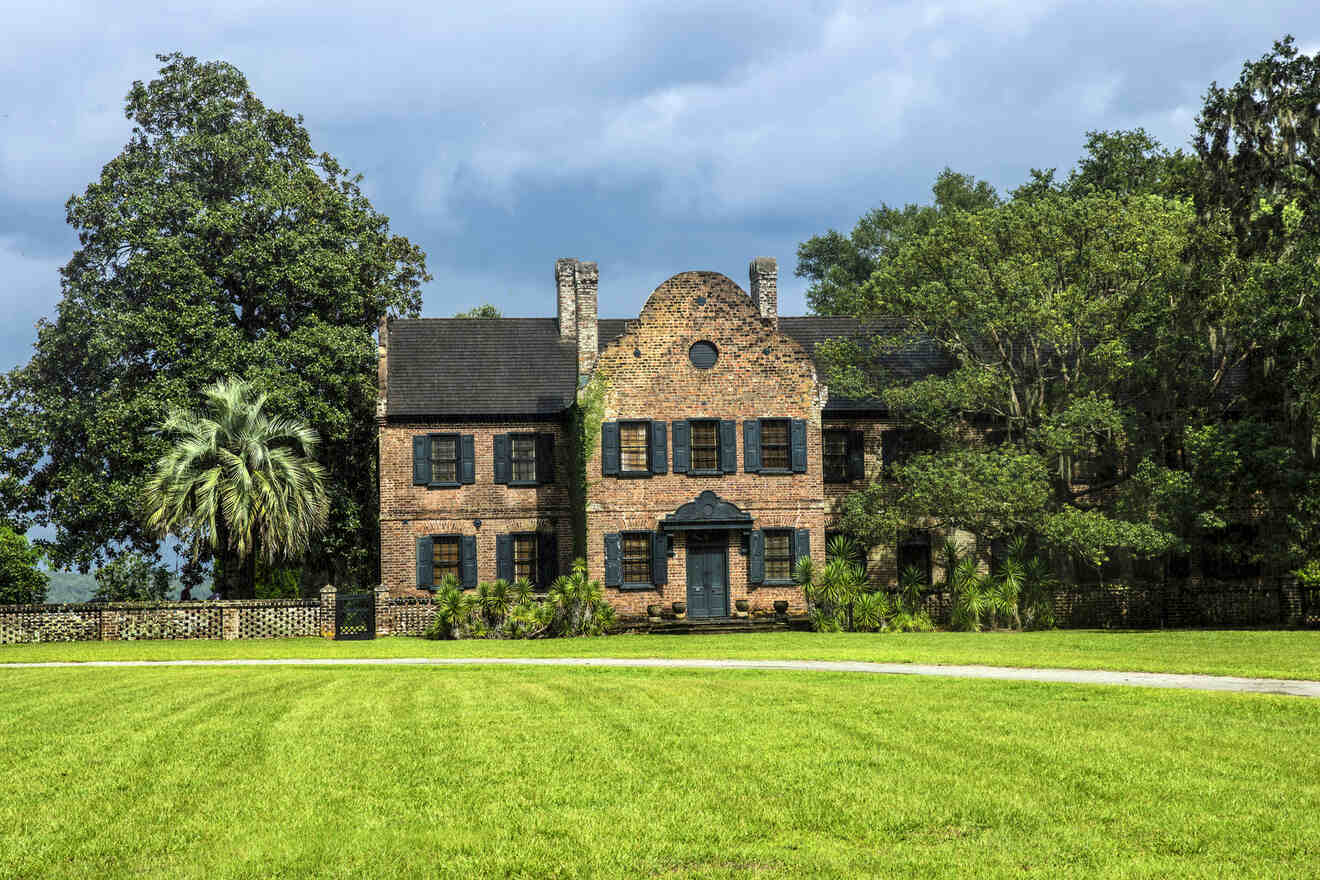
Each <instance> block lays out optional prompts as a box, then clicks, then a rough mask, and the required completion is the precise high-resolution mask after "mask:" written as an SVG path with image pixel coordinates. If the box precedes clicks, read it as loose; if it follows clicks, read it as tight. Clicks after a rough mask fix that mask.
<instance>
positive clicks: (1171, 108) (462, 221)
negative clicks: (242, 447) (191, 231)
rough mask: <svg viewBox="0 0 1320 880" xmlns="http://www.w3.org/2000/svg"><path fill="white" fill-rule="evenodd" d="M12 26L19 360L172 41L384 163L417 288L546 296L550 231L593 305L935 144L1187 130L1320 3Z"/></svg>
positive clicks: (1017, 0)
mask: <svg viewBox="0 0 1320 880" xmlns="http://www.w3.org/2000/svg"><path fill="white" fill-rule="evenodd" d="M6 5H7V7H8V8H7V11H6V13H5V26H6V29H7V30H8V31H9V33H8V35H7V37H6V38H5V39H4V40H3V46H2V47H0V314H3V315H4V319H3V321H0V369H8V368H9V367H11V366H13V365H15V364H18V363H21V362H23V361H26V359H27V358H28V357H29V353H30V347H31V343H32V340H33V338H34V331H33V325H34V323H35V322H36V321H37V320H38V318H40V317H41V316H43V315H51V314H52V313H53V311H54V307H55V304H56V302H57V301H58V299H59V280H58V275H57V268H58V267H59V266H60V265H62V264H63V263H64V262H65V261H67V259H68V258H69V255H70V254H71V253H72V251H73V249H74V248H75V246H76V239H75V237H74V235H73V233H72V231H71V230H70V229H69V228H68V227H67V226H66V225H65V223H64V202H65V200H66V199H67V198H68V197H69V196H70V195H71V194H73V193H74V192H79V191H81V190H82V189H83V187H85V186H86V184H87V183H88V182H89V181H90V180H92V179H93V178H94V177H96V176H97V175H98V173H99V171H100V168H101V166H102V165H103V164H104V163H105V162H107V161H108V160H109V159H110V158H112V157H113V156H114V155H115V154H116V153H117V152H118V151H119V150H120V149H121V148H122V146H123V145H124V143H125V142H126V141H127V138H128V134H129V130H130V126H129V123H128V121H127V120H126V119H125V118H124V116H123V99H124V95H125V94H126V92H127V91H128V88H129V86H130V84H131V82H132V81H133V80H134V79H149V78H151V76H152V75H153V74H154V72H155V70H156V68H157V67H158V63H157V62H156V61H155V58H154V55H155V53H157V52H167V51H172V50H181V51H183V52H185V53H188V54H192V55H196V56H198V57H200V58H203V59H224V60H227V61H230V62H232V63H233V64H235V65H236V66H238V67H239V68H240V69H241V70H243V71H244V72H245V73H246V74H247V76H248V78H249V81H250V82H251V85H252V88H253V90H254V91H255V92H256V93H257V95H259V96H260V97H261V98H262V100H264V101H265V102H266V103H267V104H268V105H270V106H273V107H278V108H281V109H283V110H286V111H289V112H292V113H301V114H303V116H304V117H305V118H306V124H307V127H308V129H309V130H310V131H311V133H312V137H313V141H314V144H315V146H316V147H317V148H318V149H321V150H325V151H328V152H330V153H332V154H334V155H335V156H336V157H338V158H339V159H340V160H341V161H342V162H343V163H345V164H347V165H348V166H349V167H351V168H353V169H354V170H356V171H359V172H361V173H362V174H364V175H365V178H366V179H365V184H364V185H365V189H366V191H367V193H368V195H369V196H370V198H371V199H372V202H373V204H374V205H375V206H376V208H377V210H379V211H381V212H382V213H384V214H386V215H388V216H389V217H390V218H391V221H392V226H393V228H394V229H395V231H396V232H398V233H401V234H403V235H406V236H407V237H408V238H410V239H411V240H412V241H413V242H415V243H417V244H419V245H420V246H421V247H423V248H424V249H425V250H426V252H427V254H428V256H429V265H430V269H431V272H432V274H433V275H434V276H435V280H434V281H432V282H431V283H430V284H428V285H427V286H426V288H425V289H424V307H423V313H424V314H426V315H434V316H445V315H451V314H453V313H454V312H456V311H459V310H462V309H466V308H468V307H470V306H472V305H476V304H479V303H483V302H491V303H494V304H495V305H497V306H499V307H500V308H501V309H502V310H503V311H504V313H505V314H508V315H552V314H553V313H554V287H553V283H552V278H553V263H554V260H555V258H556V257H561V256H572V257H580V258H583V259H594V260H596V261H598V262H599V264H600V272H601V277H600V297H601V304H600V305H601V314H602V315H604V316H625V315H635V314H636V313H637V310H638V308H639V307H640V305H641V303H642V301H643V299H644V298H645V297H646V295H647V294H648V293H649V292H650V291H651V290H652V289H653V288H654V287H655V285H657V284H658V283H660V282H661V281H663V280H664V279H665V278H667V277H669V276H670V275H672V274H674V273H676V272H680V271H683V270H686V269H714V270H717V271H721V272H724V273H726V274H728V275H730V276H731V277H733V278H734V279H735V280H736V281H738V282H739V283H741V284H744V285H745V283H746V272H747V263H748V261H749V260H750V258H751V257H753V256H759V255H766V256H774V257H776V258H778V260H779V262H780V289H781V294H780V303H781V311H783V312H784V313H785V314H791V313H803V312H805V304H804V301H803V296H802V294H803V284H802V282H801V280H800V279H797V278H794V277H793V274H792V273H793V268H794V266H795V264H796V260H795V256H794V255H795V251H796V248H797V245H798V243H799V242H801V241H802V240H803V239H805V238H807V237H809V236H811V235H813V234H815V233H819V232H822V231H824V230H826V229H828V228H831V227H834V228H839V229H849V228H851V226H852V224H853V223H854V222H855V221H856V219H857V218H858V217H859V216H860V215H861V214H862V213H864V212H865V211H867V210H868V209H870V208H873V207H875V206H877V205H879V204H880V203H882V202H887V203H890V204H902V203H904V202H908V201H921V200H925V199H926V197H927V194H928V191H929V187H930V184H931V182H932V181H933V179H934V177H935V175H936V173H938V172H939V170H940V169H941V168H943V167H944V166H946V165H948V166H951V167H953V168H954V169H955V170H958V171H963V172H969V173H973V174H976V175H977V176H978V177H982V178H985V179H987V180H989V181H991V182H992V183H993V184H995V185H996V186H997V187H999V188H1001V189H1007V188H1011V187H1013V186H1016V185H1017V184H1019V183H1021V182H1022V181H1023V180H1024V179H1025V177H1026V175H1027V172H1028V169H1030V168H1032V167H1037V168H1046V167H1059V168H1060V169H1066V168H1068V167H1070V166H1071V165H1072V163H1073V162H1074V161H1075V160H1076V158H1077V156H1078V155H1079V153H1080V150H1081V144H1082V142H1083V140H1084V137H1085V132H1086V131H1087V130H1089V129H1117V128H1132V127H1136V126H1144V127H1145V128H1146V129H1147V130H1148V131H1150V132H1151V133H1153V134H1154V135H1156V136H1157V137H1159V138H1160V139H1161V140H1162V141H1164V142H1165V143H1166V144H1168V145H1170V146H1179V145H1185V144H1186V142H1187V139H1188V137H1189V136H1190V134H1191V131H1192V126H1193V120H1194V117H1195V114H1196V112H1197V109H1198V108H1199V106H1200V99H1201V96H1202V94H1203V92H1204V90H1205V88H1206V86H1207V85H1208V84H1209V83H1210V81H1211V80H1218V81H1220V82H1228V81H1233V80H1236V78H1237V75H1238V72H1239V70H1240V68H1241V65H1242V63H1243V62H1244V61H1245V60H1247V59H1248V58H1256V57H1259V56H1260V55H1262V54H1263V53H1265V52H1266V51H1268V49H1269V47H1270V44H1271V43H1272V41H1273V40H1275V39H1277V38H1279V37H1281V36H1282V35H1283V34H1284V33H1289V32H1291V33H1293V34H1294V35H1295V36H1296V37H1297V39H1298V41H1299V43H1300V45H1301V46H1302V47H1303V48H1304V49H1306V50H1307V51H1312V52H1313V51H1316V50H1317V48H1320V16H1317V15H1316V13H1315V9H1314V5H1313V0H1312V2H1295V3H1288V2H1279V3H1257V4H1245V3H1241V2H1225V3H1197V4H1187V3H1172V2H1170V3H1140V4H1128V3H1121V2H1112V3H1111V2H1106V3H1049V2H1032V0H1012V2H985V3H970V2H953V3H939V4H933V3H929V4H921V3H891V4H852V3H833V2H804V3H794V4H787V5H783V6H779V7H775V6H773V5H769V4H767V3H765V2H756V3H752V2H747V3H722V4H717V3H710V2H700V3H688V2H683V0H664V2H656V3H652V2H631V3H619V2H585V3H578V4H557V5H550V4H541V3H514V4H463V5H461V6H460V5H457V4H455V5H448V4H443V3H442V4H422V3H394V2H390V0H384V2H374V3H359V4H341V5H337V6H336V5H332V4H327V3H324V2H321V0H318V2H290V3H280V2H264V0H263V2H253V0H224V2H221V3H214V4H196V5H192V6H188V5H187V4H183V3H177V4H170V8H169V11H161V6H163V5H164V4H159V3H150V4H147V3H140V2H137V0H122V2H117V3H114V4H111V3H104V2H102V3H88V4H80V3H76V2H61V0H44V2H40V3H29V2H28V0H18V4H17V7H15V6H14V5H13V2H12V0H11V3H9V4H6Z"/></svg>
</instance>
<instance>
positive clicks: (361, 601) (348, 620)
mask: <svg viewBox="0 0 1320 880" xmlns="http://www.w3.org/2000/svg"><path fill="white" fill-rule="evenodd" d="M335 599H336V601H335V640H336V641H346V640H349V639H374V638H375V637H376V594H375V593H340V594H339V595H338V596H336V597H335Z"/></svg>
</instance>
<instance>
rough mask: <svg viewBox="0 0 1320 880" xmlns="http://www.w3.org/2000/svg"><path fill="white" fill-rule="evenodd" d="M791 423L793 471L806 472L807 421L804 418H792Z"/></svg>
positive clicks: (796, 472)
mask: <svg viewBox="0 0 1320 880" xmlns="http://www.w3.org/2000/svg"><path fill="white" fill-rule="evenodd" d="M792 425H793V431H792V434H793V436H792V458H793V473H795V474H805V473H806V472H807V422H806V420H805V419H793V422H792Z"/></svg>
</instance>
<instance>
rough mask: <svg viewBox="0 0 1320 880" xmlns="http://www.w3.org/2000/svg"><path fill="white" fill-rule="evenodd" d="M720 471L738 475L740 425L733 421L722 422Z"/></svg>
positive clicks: (725, 420)
mask: <svg viewBox="0 0 1320 880" xmlns="http://www.w3.org/2000/svg"><path fill="white" fill-rule="evenodd" d="M720 470H722V471H724V473H726V474H736V473H738V423H737V422H735V421H734V420H733V419H723V420H721V421H720Z"/></svg>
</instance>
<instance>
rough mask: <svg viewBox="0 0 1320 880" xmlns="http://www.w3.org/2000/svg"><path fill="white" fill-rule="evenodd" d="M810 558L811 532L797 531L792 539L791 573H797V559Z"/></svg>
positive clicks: (805, 530) (806, 530)
mask: <svg viewBox="0 0 1320 880" xmlns="http://www.w3.org/2000/svg"><path fill="white" fill-rule="evenodd" d="M810 558H811V531H810V530H808V529H798V530H797V533H796V534H795V535H794V538H793V571H795V572H796V571H797V564H798V560H799V559H810Z"/></svg>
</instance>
